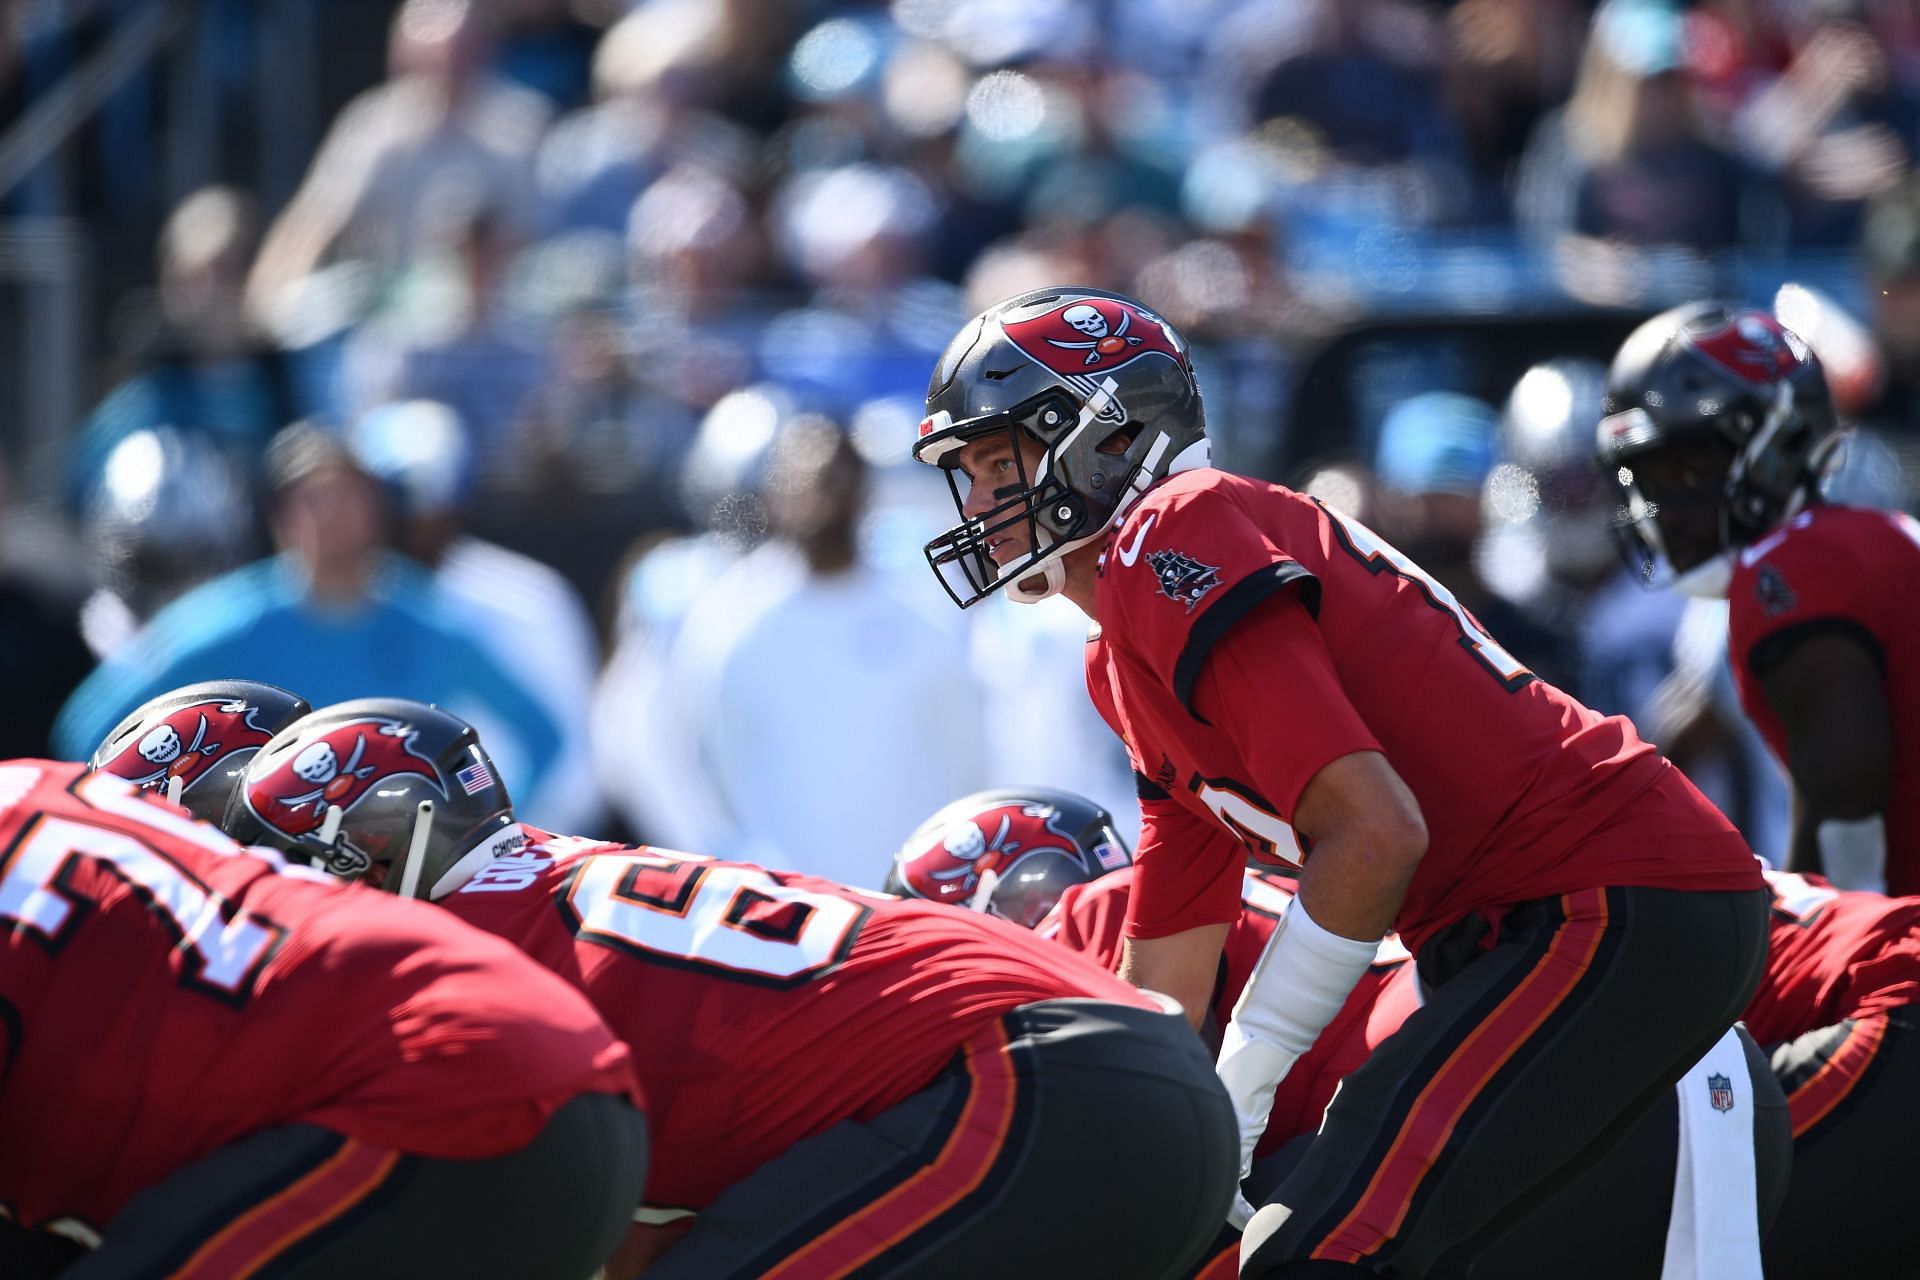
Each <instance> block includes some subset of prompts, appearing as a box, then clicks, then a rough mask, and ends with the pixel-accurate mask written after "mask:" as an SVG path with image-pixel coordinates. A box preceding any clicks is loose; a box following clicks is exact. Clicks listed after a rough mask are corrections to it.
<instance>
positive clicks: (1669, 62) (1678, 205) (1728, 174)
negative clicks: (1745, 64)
mask: <svg viewBox="0 0 1920 1280" xmlns="http://www.w3.org/2000/svg"><path fill="white" fill-rule="evenodd" d="M1683 40H1684V25H1683V20H1682V18H1681V16H1680V14H1679V12H1678V11H1677V10H1675V9H1674V8H1672V7H1671V6H1670V5H1668V4H1666V3H1664V2H1663V0H1606V3H1604V4H1602V5H1601V6H1600V9H1599V11H1598V12H1597V13H1595V15H1594V19H1593V28H1592V34H1591V37H1590V38H1589V40H1588V42H1587V50H1586V54H1585V56H1584V57H1583V58H1582V60H1581V64H1580V75H1579V79H1578V81H1577V82H1576V83H1575V85H1574V91H1573V97H1572V98H1571V99H1570V100H1569V101H1568V102H1567V105H1566V106H1565V107H1564V108H1562V109H1560V110H1559V111H1557V112H1555V113H1554V114H1552V115H1550V116H1548V117H1546V118H1545V119H1543V120H1542V121H1541V122H1540V125H1539V127H1538V128H1537V129H1535V131H1534V136H1533V139H1532V140H1531V141H1530V142H1529V143H1528V144H1527V152H1526V155H1525V157H1524V159H1523V160H1522V164H1521V171H1520V176H1519V188H1518V190H1517V191H1516V193H1515V214H1516V217H1517V219H1518V221H1519V223H1520V226H1521V227H1522V228H1523V229H1524V230H1526V231H1527V232H1529V233H1530V234H1531V235H1532V236H1534V237H1535V238H1537V239H1539V240H1541V241H1544V242H1547V243H1549V244H1552V245H1554V246H1555V247H1557V248H1558V249H1559V250H1560V251H1561V253H1562V255H1563V270H1564V272H1565V274H1564V275H1563V281H1564V283H1565V284H1566V287H1567V288H1568V289H1570V290H1572V291H1573V292H1574V293H1575V294H1576V296H1580V297H1585V298H1589V299H1590V300H1594V301H1621V300H1631V299H1633V298H1634V297H1637V296H1638V291H1639V290H1641V289H1643V288H1644V287H1645V283H1644V282H1643V281H1638V280H1635V279H1634V278H1633V277H1634V273H1635V272H1636V271H1644V270H1646V268H1645V267H1643V266H1640V265H1638V264H1639V258H1638V256H1637V255H1636V253H1635V252H1634V250H1637V249H1645V248H1649V247H1654V246H1678V247H1682V248H1685V249H1688V250H1692V251H1694V252H1702V253H1704V252H1707V251H1710V250H1713V249H1716V248H1718V247H1720V246H1722V245H1725V244H1729V243H1732V242H1733V241H1735V240H1736V239H1738V237H1739V235H1740V231H1741V227H1740V209H1741V195H1742V191H1743V186H1744V171H1743V169H1742V168H1741V166H1740V165H1739V163H1738V162H1737V161H1736V160H1735V159H1734V158H1733V156H1732V155H1731V154H1730V153H1729V152H1728V151H1726V150H1725V149H1724V148H1723V147H1721V146H1720V145H1718V144H1717V143H1716V142H1715V141H1714V140H1713V138H1712V134H1713V130H1712V128H1711V127H1710V124H1709V122H1708V121H1706V120H1703V119H1702V118H1701V115H1700V105H1701V104H1700V102H1699V100H1698V98H1697V96H1696V95H1695V93H1694V92H1693V90H1692V88H1691V86H1690V83H1689V81H1688V79H1687V77H1686V74H1685V71H1684V67H1683V62H1682V57H1683V52H1684V45H1683Z"/></svg>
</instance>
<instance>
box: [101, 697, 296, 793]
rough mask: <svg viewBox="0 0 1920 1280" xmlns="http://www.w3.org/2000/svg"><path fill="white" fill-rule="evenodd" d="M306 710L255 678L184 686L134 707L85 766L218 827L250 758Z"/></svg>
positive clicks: (293, 698) (293, 700)
mask: <svg viewBox="0 0 1920 1280" xmlns="http://www.w3.org/2000/svg"><path fill="white" fill-rule="evenodd" d="M311 710H313V708H312V707H310V706H308V705H307V700H306V699H305V698H302V697H300V696H298V695H297V694H292V693H288V692H287V691H286V690H285V689H282V688H280V687H279V686H277V685H271V684H262V683H260V682H259V681H257V680H205V681H202V682H201V683H199V684H190V685H184V686H182V687H181V688H178V689H175V690H173V691H172V692H170V693H163V694H161V695H160V696H159V697H157V698H154V699H152V700H150V701H148V702H146V703H143V704H142V705H141V706H139V707H137V708H135V709H134V711H133V712H132V713H131V714H129V715H128V716H127V718H126V719H124V720H122V721H121V722H120V723H119V724H118V725H117V726H115V728H114V730H113V732H112V733H109V734H108V735H107V736H106V738H105V739H104V740H103V741H102V742H101V743H100V745H99V746H98V747H96V748H95V749H94V752H93V756H92V758H90V759H89V760H88V761H87V767H88V768H89V769H98V770H100V771H101V772H102V773H111V774H115V775H117V776H119V777H122V778H125V779H126V780H127V781H128V782H131V783H133V784H134V785H135V786H137V787H140V788H141V789H143V790H146V791H158V792H160V793H161V794H163V795H165V796H166V797H167V798H168V799H170V800H173V801H174V802H175V803H177V804H180V805H182V806H184V807H185V808H186V810H187V812H189V813H191V814H192V815H193V816H194V817H196V818H199V819H201V820H202V821H205V822H211V823H215V824H218V823H219V822H220V821H221V820H222V819H223V818H224V817H225V816H226V811H227V800H228V799H229V798H230V797H231V796H232V795H233V793H234V790H235V789H236V788H237V787H239V785H240V779H241V778H242V777H243V776H244V775H245V774H246V771H247V762H248V761H249V760H251V759H253V757H254V753H255V752H257V751H259V750H260V748H261V747H264V746H266V745H267V742H268V740H269V739H271V738H272V737H273V735H274V734H276V733H278V732H280V731H281V730H282V729H284V728H286V727H287V726H288V725H290V724H292V723H293V722H294V721H295V720H298V719H299V718H300V717H301V716H304V715H306V714H307V713H308V712H309V711H311Z"/></svg>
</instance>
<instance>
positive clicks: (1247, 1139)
mask: <svg viewBox="0 0 1920 1280" xmlns="http://www.w3.org/2000/svg"><path fill="white" fill-rule="evenodd" d="M1378 946H1379V941H1378V939H1376V940H1374V941H1373V942H1359V941H1356V940H1354V939H1352V938H1343V937H1341V936H1340V935H1339V934H1337V933H1329V932H1327V931H1326V930H1325V929H1323V928H1321V927H1320V926H1319V925H1318V924H1316V923H1315V922H1314V919H1313V917H1312V916H1310V915H1308V914H1307V909H1306V907H1304V906H1302V905H1301V903H1300V899H1299V898H1295V899H1294V900H1293V901H1292V902H1291V903H1289V904H1288V906H1287V909H1286V911H1284V912H1283V913H1282V914H1281V916H1280V923H1279V925H1278V926H1276V927H1275V929H1274V931H1273V937H1272V939H1270V940H1269V941H1268V943H1267V949H1266V950H1265V951H1264V952H1262V953H1261V956H1260V962H1259V963H1258V964H1257V965H1255V966H1254V969H1253V976H1252V977H1250V978H1249V979H1248V980H1247V985H1246V989H1245V990H1243V991H1242V992H1241V993H1240V999H1239V1000H1238V1001H1237V1002H1235V1004H1234V1006H1233V1019H1232V1020H1231V1021H1230V1022H1228V1023H1227V1026H1226V1030H1225V1032H1224V1033H1223V1035H1222V1037H1221V1043H1220V1057H1219V1060H1218V1062H1217V1064H1216V1066H1215V1070H1216V1071H1217V1072H1218V1073H1219V1075H1220V1081H1221V1083H1222V1084H1224V1085H1225V1086H1226V1088H1227V1096H1228V1097H1229V1098H1230V1099H1231V1100H1232V1102H1233V1111H1234V1116H1235V1118H1236V1119H1237V1120H1238V1122H1239V1125H1240V1176H1241V1177H1242V1178H1244V1177H1246V1176H1247V1171H1248V1170H1249V1169H1250V1168H1251V1167H1252V1163H1253V1149H1254V1147H1255V1146H1256V1145H1258V1143H1259V1141H1260V1135H1261V1134H1262V1133H1264V1132H1265V1131H1266V1127H1267V1117H1268V1114H1269V1113H1270V1112H1272V1110H1273V1095H1274V1091H1275V1089H1277V1088H1278V1087H1279V1084H1280V1081H1281V1080H1283V1079H1285V1078H1286V1074H1287V1072H1288V1071H1290V1070H1292V1069H1293V1064H1294V1063H1295V1062H1297V1061H1298V1060H1299V1058H1300V1056H1301V1055H1302V1054H1304V1053H1306V1051H1307V1050H1309V1049H1311V1048H1313V1042H1314V1041H1315V1040H1316V1039H1318V1038H1319V1035H1320V1032H1321V1031H1322V1030H1323V1029H1325V1027H1326V1025H1327V1024H1328V1023H1329V1022H1331V1021H1333V1017H1334V1015H1335V1014H1337V1013H1339V1012H1340V1007H1341V1006H1342V1005H1343V1004H1345V1003H1346V1000H1347V996H1348V995H1349V994H1350V993H1351V992H1352V991H1353V986H1354V984H1355V983H1356V982H1358V981H1359V980H1360V975H1361V974H1363V973H1365V972H1366V971H1367V966H1368V965H1370V964H1372V963H1373V959H1374V954H1375V951H1376V949H1377V948H1378Z"/></svg>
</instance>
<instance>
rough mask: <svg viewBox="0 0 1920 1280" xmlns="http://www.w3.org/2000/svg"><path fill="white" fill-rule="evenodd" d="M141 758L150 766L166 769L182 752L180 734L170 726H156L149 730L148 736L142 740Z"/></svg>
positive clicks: (140, 747)
mask: <svg viewBox="0 0 1920 1280" xmlns="http://www.w3.org/2000/svg"><path fill="white" fill-rule="evenodd" d="M138 750H139V752H140V758H141V759H143V760H145V761H146V762H147V763H148V764H154V765H160V766H161V767H163V768H164V767H165V766H167V765H170V764H172V763H173V762H174V761H175V760H176V759H178V758H179V756H180V752H181V750H182V743H181V741H180V734H179V732H178V731H177V730H175V729H174V727H173V726H172V725H170V724H162V725H155V726H154V727H153V728H152V729H150V730H148V732H147V736H146V737H144V738H142V739H140V746H139V748H138Z"/></svg>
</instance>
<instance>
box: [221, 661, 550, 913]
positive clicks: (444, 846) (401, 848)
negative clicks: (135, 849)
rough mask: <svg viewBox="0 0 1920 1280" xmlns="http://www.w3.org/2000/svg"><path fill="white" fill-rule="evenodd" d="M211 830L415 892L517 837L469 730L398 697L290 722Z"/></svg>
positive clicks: (462, 876)
mask: <svg viewBox="0 0 1920 1280" xmlns="http://www.w3.org/2000/svg"><path fill="white" fill-rule="evenodd" d="M428 806H431V807H428ZM221 826H222V827H224V828H225V829H226V832H227V834H228V835H229V836H232V837H233V838H234V839H235V840H238V841H240V842H241V843H242V844H257V845H266V846H267V847H269V848H273V849H280V850H283V851H284V852H286V853H287V854H288V855H289V856H291V857H293V858H295V859H297V860H301V861H305V862H308V863H311V864H312V865H313V866H316V867H319V868H320V869H321V870H323V871H327V872H330V873H331V874H333V875H336V876H339V877H340V878H342V879H345V880H365V881H367V882H368V883H369V884H371V885H373V886H374V887H375V888H381V889H386V890H388V891H389V892H393V893H399V894H402V895H403V896H407V897H415V898H440V897H444V896H445V895H447V894H449V893H452V892H453V891H454V890H455V889H458V888H459V887H460V886H461V885H463V884H465V883H466V882H467V881H468V880H470V879H472V878H473V875H474V873H475V872H476V871H478V870H479V869H480V867H481V866H483V865H484V864H485V863H487V862H489V861H491V860H492V859H494V858H496V857H499V856H500V855H501V854H504V853H510V852H512V851H513V850H514V849H516V848H518V847H519V846H520V845H521V844H523V843H525V839H526V836H525V833H524V832H522V831H521V830H520V828H519V826H518V824H516V823H515V822H514V817H513V804H512V802H511V801H510V800H509V799H508V798H507V789H506V787H505V786H504V785H503V784H502V783H501V781H500V779H499V776H498V775H497V774H496V773H495V771H494V767H493V761H492V760H490V759H489V758H488V757H487V753H486V751H485V750H483V749H482V748H481V746H480V738H479V735H478V734H476V733H475V732H474V729H473V726H472V725H470V724H468V723H467V722H466V721H464V720H462V719H460V718H459V717H458V716H454V715H449V714H448V713H447V712H445V711H442V710H441V709H440V708H438V707H434V706H429V705H428V704H426V703H424V702H410V701H408V700H406V699H404V698H361V699H358V700H356V701H353V702H341V703H337V704H335V705H333V706H330V707H322V708H321V709H320V710H318V711H315V712H313V713H312V714H310V715H307V716H304V717H302V718H301V719H299V720H296V721H295V722H294V723H292V724H290V725H288V726H287V727H286V728H285V729H283V730H281V732H279V733H278V734H276V735H274V738H273V741H271V742H269V743H268V744H267V745H266V746H265V747H264V748H262V749H261V751H260V753H259V754H258V755H256V756H254V758H253V761H252V763H250V764H249V765H248V766H247V773H246V778H245V780H244V781H243V782H242V784H241V785H240V786H239V787H238V788H236V789H235V791H234V793H233V797H232V799H231V800H229V801H228V804H227V811H226V817H225V820H224V821H223V822H222V823H221Z"/></svg>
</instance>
